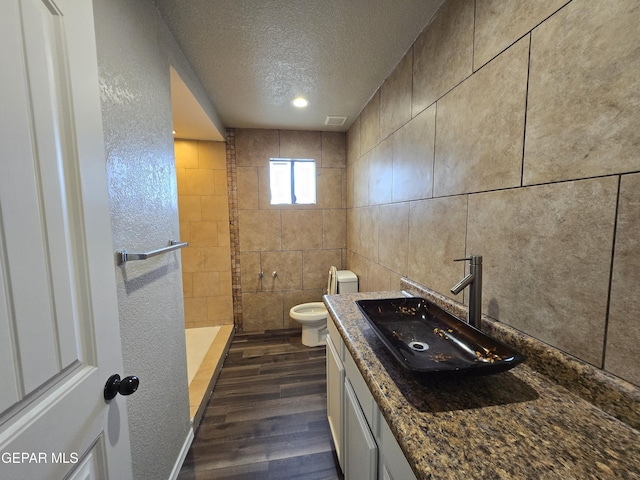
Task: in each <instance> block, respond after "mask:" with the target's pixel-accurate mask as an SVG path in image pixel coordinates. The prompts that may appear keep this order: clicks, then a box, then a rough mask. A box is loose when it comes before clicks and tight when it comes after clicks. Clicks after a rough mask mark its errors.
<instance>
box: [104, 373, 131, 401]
mask: <svg viewBox="0 0 640 480" xmlns="http://www.w3.org/2000/svg"><path fill="white" fill-rule="evenodd" d="M138 385H140V380H139V379H138V377H136V376H134V375H131V376H129V377H125V378H123V379H122V380H120V375H118V374H115V375H111V376H110V377H109V380H107V383H106V384H105V385H104V399H105V400H111V399H112V398H113V397H115V396H116V395H117V394H120V395H131V394H132V393H133V392H135V391H136V390H137V389H138Z"/></svg>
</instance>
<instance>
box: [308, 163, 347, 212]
mask: <svg viewBox="0 0 640 480" xmlns="http://www.w3.org/2000/svg"><path fill="white" fill-rule="evenodd" d="M343 173H344V169H342V168H319V169H317V170H316V179H317V183H316V205H315V207H316V208H341V207H342V175H343ZM308 208H314V206H308Z"/></svg>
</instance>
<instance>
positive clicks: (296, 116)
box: [154, 0, 442, 131]
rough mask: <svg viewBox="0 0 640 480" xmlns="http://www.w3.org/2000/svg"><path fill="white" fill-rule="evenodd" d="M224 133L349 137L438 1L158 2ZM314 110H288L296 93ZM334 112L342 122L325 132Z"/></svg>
mask: <svg viewBox="0 0 640 480" xmlns="http://www.w3.org/2000/svg"><path fill="white" fill-rule="evenodd" d="M154 1H155V4H156V6H157V7H158V10H159V11H160V14H161V15H162V17H163V18H164V20H165V22H166V23H167V25H168V26H169V29H170V30H171V31H172V33H173V35H174V37H175V38H176V41H177V42H178V44H179V45H180V47H181V49H182V51H183V52H184V54H185V56H186V57H187V60H188V61H189V63H190V64H191V66H192V67H193V70H194V71H195V73H196V75H197V76H198V77H199V78H200V81H201V82H202V85H203V87H204V89H205V91H206V92H207V94H208V95H209V97H210V99H211V101H212V102H213V104H214V106H215V108H216V111H217V113H218V115H219V116H220V118H221V119H222V121H223V122H224V124H225V126H226V127H235V128H281V129H297V130H334V131H344V130H346V129H347V128H348V127H349V125H350V124H351V122H353V120H354V119H355V118H356V117H357V115H358V114H359V113H360V111H361V110H362V108H363V107H364V106H365V104H366V103H367V101H368V100H369V99H370V98H371V96H372V95H373V94H374V93H375V91H376V89H377V88H378V87H379V86H380V85H381V83H382V82H383V81H384V79H385V78H386V77H387V75H388V74H389V73H390V72H391V71H392V70H393V68H394V67H395V66H396V64H397V63H398V62H399V61H400V59H401V58H402V56H403V55H404V54H405V52H406V51H407V50H408V48H409V47H410V46H411V44H412V43H413V42H414V40H415V39H416V38H417V36H418V35H419V34H420V32H421V31H422V30H423V29H424V27H425V26H426V25H427V23H428V22H429V21H430V20H431V18H432V17H433V15H434V14H435V11H436V10H437V8H438V7H439V6H440V4H441V3H442V0H188V1H185V0H154ZM298 95H301V96H304V97H306V98H307V99H308V100H309V102H310V105H309V106H308V107H307V108H306V109H304V110H299V109H296V108H295V107H293V106H292V105H291V103H290V102H291V100H292V99H293V98H294V97H296V96H298ZM328 115H337V116H346V117H348V119H347V122H346V123H345V125H344V126H326V125H325V124H324V122H325V119H326V117H327V116H328Z"/></svg>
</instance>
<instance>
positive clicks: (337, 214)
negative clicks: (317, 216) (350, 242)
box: [322, 208, 347, 248]
mask: <svg viewBox="0 0 640 480" xmlns="http://www.w3.org/2000/svg"><path fill="white" fill-rule="evenodd" d="M346 246H347V214H346V211H345V210H344V209H343V208H336V209H332V210H323V211H322V248H345V247H346Z"/></svg>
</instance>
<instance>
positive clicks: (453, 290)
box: [451, 273, 474, 295]
mask: <svg viewBox="0 0 640 480" xmlns="http://www.w3.org/2000/svg"><path fill="white" fill-rule="evenodd" d="M473 280H474V277H473V274H471V273H470V274H469V275H467V276H466V277H464V278H463V279H462V280H460V281H459V282H458V283H456V284H455V285H454V286H453V287H451V293H453V294H454V295H457V294H459V293H460V292H461V291H462V290H464V289H465V288H466V287H467V286H469V285H471V283H473Z"/></svg>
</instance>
